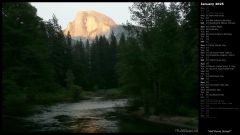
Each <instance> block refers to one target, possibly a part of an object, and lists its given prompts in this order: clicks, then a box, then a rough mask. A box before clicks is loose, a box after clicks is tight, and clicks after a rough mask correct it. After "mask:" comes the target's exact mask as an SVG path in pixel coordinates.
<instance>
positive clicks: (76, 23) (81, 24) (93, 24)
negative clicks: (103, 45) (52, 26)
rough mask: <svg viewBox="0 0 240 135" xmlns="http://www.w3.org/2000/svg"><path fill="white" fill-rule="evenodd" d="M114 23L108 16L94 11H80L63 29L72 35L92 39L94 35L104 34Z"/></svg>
mask: <svg viewBox="0 0 240 135" xmlns="http://www.w3.org/2000/svg"><path fill="white" fill-rule="evenodd" d="M115 26H117V25H116V23H115V22H114V21H113V20H112V19H111V18H110V17H108V16H106V15H104V14H101V13H99V12H96V11H80V12H78V13H77V15H76V17H75V19H74V20H73V21H72V22H70V23H69V24H68V25H67V28H66V29H64V34H65V35H67V33H68V31H69V32H70V35H71V36H72V37H73V38H74V37H82V38H89V39H93V38H95V37H96V35H106V33H109V31H111V29H112V28H113V27H115Z"/></svg>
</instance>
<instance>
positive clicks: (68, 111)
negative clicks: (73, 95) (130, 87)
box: [26, 97, 127, 133]
mask: <svg viewBox="0 0 240 135" xmlns="http://www.w3.org/2000/svg"><path fill="white" fill-rule="evenodd" d="M126 102H127V99H118V100H103V99H101V98H99V97H97V98H93V99H90V100H85V101H81V102H79V103H64V104H57V105H54V106H52V107H49V108H42V109H44V112H43V113H40V114H36V115H33V116H31V117H28V118H26V119H27V120H28V121H31V122H34V123H37V124H38V125H39V126H38V127H37V128H35V129H32V131H50V132H51V131H53V132H55V131H57V132H58V131H59V132H60V131H63V132H83V133H96V132H97V133H101V132H118V131H119V129H118V127H117V122H118V121H116V120H113V119H112V120H108V119H106V118H105V116H104V114H106V113H107V112H111V111H114V109H115V107H124V106H125V105H126Z"/></svg>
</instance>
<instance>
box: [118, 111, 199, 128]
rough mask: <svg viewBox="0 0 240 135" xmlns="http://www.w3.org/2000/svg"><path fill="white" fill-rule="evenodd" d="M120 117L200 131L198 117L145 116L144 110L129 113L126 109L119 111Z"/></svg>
mask: <svg viewBox="0 0 240 135" xmlns="http://www.w3.org/2000/svg"><path fill="white" fill-rule="evenodd" d="M117 113H118V114H119V115H123V116H125V117H132V118H136V119H140V120H144V121H147V122H152V123H156V124H164V125H169V126H175V127H179V128H186V129H191V130H194V131H197V130H198V119H197V117H186V116H170V115H164V114H160V115H145V114H144V111H143V109H142V108H141V109H139V110H136V111H128V110H127V109H126V108H121V109H118V110H117Z"/></svg>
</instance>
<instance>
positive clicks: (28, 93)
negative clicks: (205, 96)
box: [2, 2, 199, 134]
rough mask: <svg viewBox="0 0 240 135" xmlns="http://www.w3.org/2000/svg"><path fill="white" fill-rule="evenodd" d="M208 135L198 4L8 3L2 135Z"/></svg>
mask: <svg viewBox="0 0 240 135" xmlns="http://www.w3.org/2000/svg"><path fill="white" fill-rule="evenodd" d="M198 128H199V3H198V2H4V3H2V132H4V133H22V132H24V133H25V132H28V133H38V132H40V133H179V132H187V133H188V132H191V133H195V134H196V133H198Z"/></svg>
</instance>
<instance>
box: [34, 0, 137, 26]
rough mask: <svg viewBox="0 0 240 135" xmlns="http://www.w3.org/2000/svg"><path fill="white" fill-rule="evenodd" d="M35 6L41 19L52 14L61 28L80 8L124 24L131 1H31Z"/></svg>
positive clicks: (128, 14)
mask: <svg viewBox="0 0 240 135" xmlns="http://www.w3.org/2000/svg"><path fill="white" fill-rule="evenodd" d="M31 4H32V5H33V6H34V7H36V8H37V15H38V16H39V17H41V18H43V20H46V21H47V20H49V19H51V18H52V15H53V14H55V16H56V17H57V19H58V23H59V24H60V25H61V27H62V29H64V28H66V26H67V24H68V23H69V22H70V21H73V20H74V18H75V16H76V13H77V12H78V11H81V10H95V11H97V12H100V13H103V14H105V15H107V16H109V17H111V18H112V19H113V20H114V21H115V22H116V23H117V24H123V23H124V24H126V21H127V20H128V21H129V22H131V19H130V12H129V8H128V7H130V6H132V4H133V3H132V2H106V3H103V2H94V3H93V2H79V3H77V2H68V3H66V2H31Z"/></svg>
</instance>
